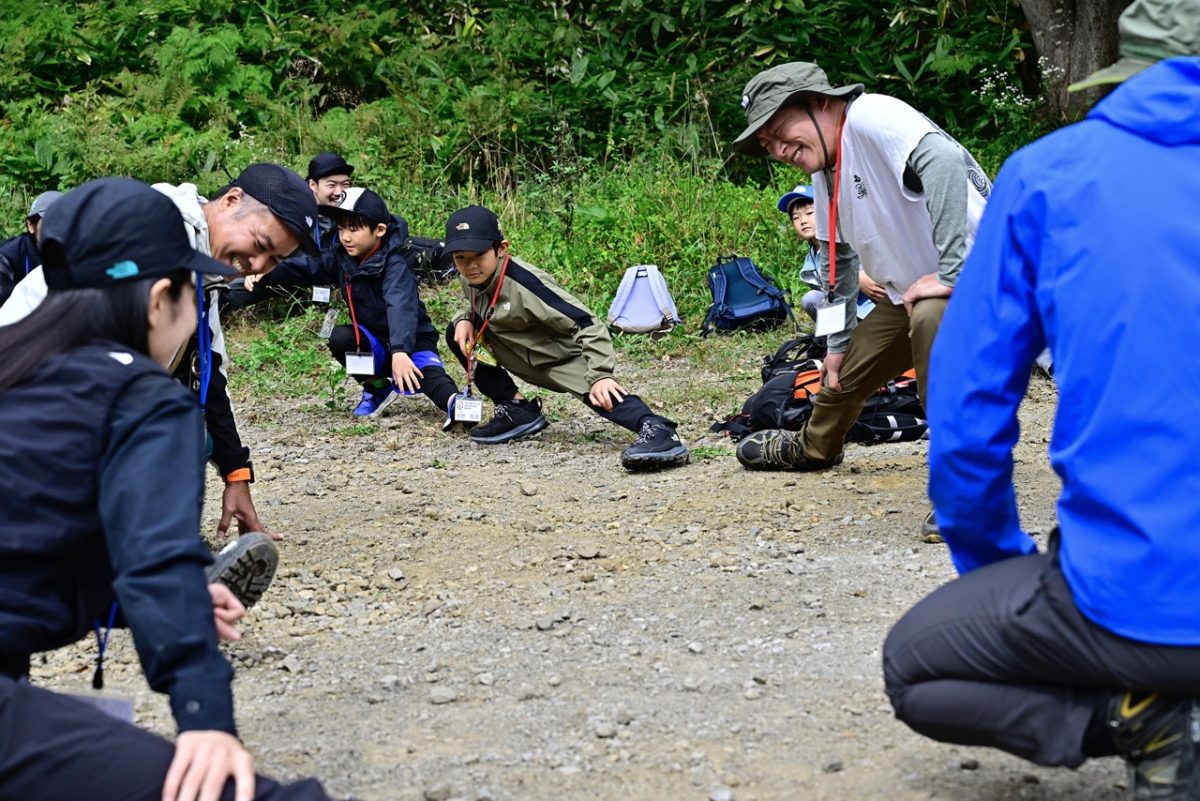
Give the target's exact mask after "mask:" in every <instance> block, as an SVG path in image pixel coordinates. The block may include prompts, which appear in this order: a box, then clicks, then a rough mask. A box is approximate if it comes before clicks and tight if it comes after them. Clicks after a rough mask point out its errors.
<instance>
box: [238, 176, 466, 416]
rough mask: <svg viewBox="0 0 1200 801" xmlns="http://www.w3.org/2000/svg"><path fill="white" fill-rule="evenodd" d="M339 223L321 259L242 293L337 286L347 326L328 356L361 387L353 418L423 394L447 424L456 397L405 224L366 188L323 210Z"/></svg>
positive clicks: (290, 266) (281, 271)
mask: <svg viewBox="0 0 1200 801" xmlns="http://www.w3.org/2000/svg"><path fill="white" fill-rule="evenodd" d="M320 210H321V213H322V214H325V215H327V216H329V217H332V218H333V219H334V220H336V221H337V226H338V237H337V238H338V242H337V244H336V245H335V246H334V247H333V248H331V249H329V250H326V251H324V252H323V253H322V254H321V255H320V257H318V258H312V257H309V258H296V257H293V258H292V259H291V260H290V261H287V262H284V263H282V264H280V265H279V266H278V267H277V268H275V269H274V270H273V271H271V272H270V273H267V274H266V275H264V276H261V277H257V278H254V279H250V278H248V279H247V288H248V289H250V290H251V291H253V290H254V289H255V288H256V287H269V286H274V285H280V286H305V285H309V286H311V285H317V284H337V285H338V286H339V287H340V288H341V290H342V295H343V297H345V298H346V306H347V310H348V311H349V314H350V324H349V325H339V326H337V327H335V328H334V329H333V331H332V333H330V335H329V350H330V352H331V353H332V354H333V357H334V358H335V359H337V360H338V361H339V362H340V363H341V364H342V365H343V366H345V367H346V370H347V372H349V373H350V374H351V375H353V376H354V378H355V379H356V380H357V381H358V382H359V383H360V384H362V387H363V394H362V399H361V400H360V401H359V403H358V406H356V407H355V409H354V415H355V416H356V417H377V416H379V415H380V414H382V413H383V410H384V409H386V408H387V407H388V406H389V405H390V404H391V403H392V402H393V401H395V400H396V399H397V398H398V397H400V396H401V395H406V394H407V395H412V394H416V393H418V392H419V393H423V394H424V395H425V396H426V397H427V398H429V400H430V401H431V402H432V403H433V405H434V406H436V407H437V408H438V410H439V411H441V412H444V413H447V427H449V423H450V418H449V416H448V409H449V407H450V399H451V398H453V397H454V394H455V393H456V392H457V391H458V388H457V387H455V385H454V381H453V380H452V379H451V378H450V376H449V375H447V374H446V369H445V367H444V365H443V364H442V359H441V356H440V355H439V354H438V332H437V329H436V328H434V327H433V323H432V322H431V321H430V319H429V315H428V313H426V311H425V304H424V303H422V302H421V298H420V295H419V294H418V292H417V279H416V276H414V275H413V273H412V270H411V269H409V265H408V261H407V260H406V258H405V254H406V252H407V243H408V223H407V222H405V221H404V218H403V217H398V216H393V215H392V214H391V213H390V212H389V211H388V207H387V204H386V203H385V202H384V201H383V198H381V197H380V196H379V195H377V194H376V193H374V192H372V191H371V190H370V189H365V188H363V187H360V186H356V187H351V188H349V189H347V190H346V191H345V194H344V195H343V197H342V202H341V205H338V206H328V205H326V206H321V207H320Z"/></svg>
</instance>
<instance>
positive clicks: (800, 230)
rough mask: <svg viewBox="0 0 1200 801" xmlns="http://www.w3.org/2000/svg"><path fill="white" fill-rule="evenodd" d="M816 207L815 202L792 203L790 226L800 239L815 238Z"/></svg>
mask: <svg viewBox="0 0 1200 801" xmlns="http://www.w3.org/2000/svg"><path fill="white" fill-rule="evenodd" d="M816 211H817V207H816V204H815V203H793V204H792V227H793V228H795V229H796V235H797V236H799V237H801V238H802V239H808V240H813V239H816V238H817V215H816Z"/></svg>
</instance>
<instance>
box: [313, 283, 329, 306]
mask: <svg viewBox="0 0 1200 801" xmlns="http://www.w3.org/2000/svg"><path fill="white" fill-rule="evenodd" d="M328 302H329V287H327V286H314V287H313V303H328Z"/></svg>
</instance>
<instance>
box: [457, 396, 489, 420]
mask: <svg viewBox="0 0 1200 801" xmlns="http://www.w3.org/2000/svg"><path fill="white" fill-rule="evenodd" d="M482 419H483V401H482V400H481V399H480V398H464V397H463V396H462V395H459V396H458V400H456V401H454V422H456V423H478V422H479V421H480V420H482Z"/></svg>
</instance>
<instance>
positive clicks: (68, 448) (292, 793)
mask: <svg viewBox="0 0 1200 801" xmlns="http://www.w3.org/2000/svg"><path fill="white" fill-rule="evenodd" d="M113 209H120V210H121V213H120V214H116V215H114V214H113V213H112V210H113ZM182 223H183V218H182V217H181V215H180V213H179V211H178V210H176V208H175V206H174V205H173V204H172V202H171V200H170V199H168V198H167V197H166V196H164V195H162V194H160V193H159V192H157V191H155V190H153V189H151V188H150V187H149V186H147V185H145V184H142V183H140V182H138V181H133V180H130V179H127V178H102V179H99V180H96V181H91V182H89V183H86V184H84V185H83V186H80V187H79V188H77V189H75V190H73V191H71V192H70V193H68V194H66V195H64V196H63V197H62V198H61V199H59V200H58V202H57V205H56V207H55V208H54V209H53V210H52V214H50V215H49V216H48V217H47V218H46V220H45V221H44V226H43V231H42V242H41V250H42V257H43V266H44V268H45V269H44V275H45V279H46V284H47V288H48V294H47V297H46V299H45V301H44V302H43V303H42V304H41V305H40V306H39V307H38V308H37V309H35V310H34V311H33V312H32V313H31V314H30V315H29V316H28V317H26V318H25V319H23V320H21V321H19V322H17V323H14V324H12V325H9V326H5V327H3V328H0V481H3V482H4V486H5V487H6V489H5V498H4V503H3V504H2V505H0V743H3V744H4V745H3V747H2V748H0V798H13V799H16V798H21V799H26V798H29V799H33V798H37V799H73V798H80V797H86V798H88V799H92V800H93V801H109V800H110V799H111V800H112V801H116V800H117V799H163V801H193V799H204V800H205V801H207V800H209V799H213V800H215V799H216V798H217V797H218V795H220V797H221V798H226V799H230V798H236V799H237V801H249V799H251V798H255V799H324V798H326V795H325V794H324V791H323V790H322V789H321V787H320V785H319V784H317V783H316V782H314V781H311V780H310V781H305V782H301V783H299V784H295V785H291V786H287V787H284V786H281V785H278V784H276V783H275V782H273V781H270V780H268V779H262V778H257V779H256V777H255V776H254V772H253V760H252V758H251V756H250V754H249V753H248V752H247V751H246V749H245V748H244V747H243V746H242V744H241V743H240V742H239V741H238V738H237V729H236V727H235V724H234V717H233V695H232V692H231V690H230V681H231V680H232V678H233V670H232V668H231V667H230V665H229V662H228V661H227V660H226V658H225V657H224V656H223V655H222V654H221V651H220V650H219V648H218V636H220V637H221V638H222V639H226V640H236V639H238V637H239V634H238V632H237V629H236V627H235V624H236V622H237V621H238V619H239V618H240V617H241V616H242V614H244V612H245V609H244V608H243V607H242V605H241V604H240V603H239V602H238V600H237V598H236V597H235V596H234V595H233V593H232V592H231V591H230V590H229V589H228V588H226V587H224V586H223V585H220V584H211V585H207V586H206V584H207V581H206V577H205V566H206V565H208V564H209V563H210V562H212V554H210V553H209V551H208V549H207V548H206V547H205V546H204V544H203V542H202V541H201V540H200V538H199V537H197V536H196V531H197V529H198V528H199V525H200V513H201V505H202V503H203V497H204V475H203V471H204V467H203V461H204V460H203V448H204V428H203V422H202V420H201V414H200V408H199V406H198V404H197V403H196V399H195V397H194V396H193V395H192V394H191V393H189V392H188V391H187V389H185V388H184V387H182V386H180V385H179V384H178V383H177V382H176V381H174V380H173V379H172V378H171V377H170V375H168V374H167V372H166V369H165V368H166V367H167V366H168V365H170V364H171V361H172V359H173V357H174V356H175V354H176V352H177V351H178V350H179V349H180V348H181V347H183V346H184V345H185V343H186V342H187V340H188V339H189V337H190V336H191V334H192V333H193V332H194V331H195V328H196V316H197V311H196V307H197V295H196V282H195V281H196V279H195V276H196V275H197V274H202V275H221V276H228V275H233V274H236V273H235V271H234V270H233V269H231V268H229V267H227V266H225V265H224V264H222V263H220V262H218V261H215V260H214V259H212V258H210V257H208V256H205V255H203V254H201V253H200V252H198V251H196V250H194V249H193V248H192V247H191V244H190V243H189V241H188V238H187V235H186V233H185V232H184V226H183V224H182ZM113 625H125V626H127V627H128V628H129V629H130V631H131V632H132V634H133V641H134V644H135V645H136V648H137V653H138V657H139V659H140V661H141V664H142V669H143V671H144V673H145V675H146V680H147V681H148V683H149V685H150V687H151V688H152V689H154V690H156V691H158V692H162V693H166V694H167V695H168V696H170V700H171V711H172V713H173V715H174V717H175V721H176V724H177V726H178V731H179V735H178V738H177V740H176V742H175V743H174V744H172V743H170V742H168V741H167V740H164V739H162V738H159V737H156V736H153V735H151V734H149V733H147V732H144V731H142V730H140V729H138V728H136V727H135V726H133V725H132V723H131V722H126V721H123V720H119V719H117V718H116V717H110V716H109V715H108V714H105V713H104V712H102V711H100V709H99V708H97V706H94V705H91V704H89V703H87V702H85V701H83V700H80V699H79V698H77V697H72V696H66V695H61V694H58V693H54V692H49V691H46V690H43V689H40V688H37V687H34V686H32V685H31V684H30V683H29V665H30V657H31V656H32V655H33V654H36V653H40V652H44V651H49V650H52V649H55V648H59V647H62V646H64V645H67V644H68V643H72V642H75V641H76V640H79V639H81V638H83V637H87V636H89V635H90V634H91V633H92V631H93V630H95V631H96V636H97V641H98V649H97V650H98V653H97V666H96V672H95V676H94V679H93V686H95V687H97V689H99V688H100V687H102V686H103V657H104V643H105V642H106V641H107V633H106V632H107V631H108V630H109V629H111V627H112V626H113ZM102 627H103V628H104V631H105V634H104V635H103V636H101V629H102ZM222 788H225V794H224V795H221V790H222Z"/></svg>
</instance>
